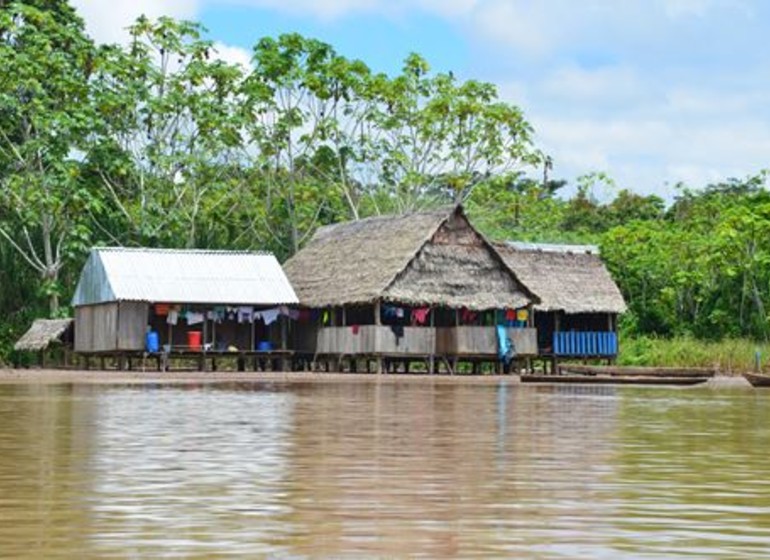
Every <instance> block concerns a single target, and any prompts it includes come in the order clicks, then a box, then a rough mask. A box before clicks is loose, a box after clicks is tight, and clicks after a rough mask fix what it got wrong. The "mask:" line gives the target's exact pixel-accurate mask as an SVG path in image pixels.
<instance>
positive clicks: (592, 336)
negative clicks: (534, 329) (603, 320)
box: [553, 331, 618, 356]
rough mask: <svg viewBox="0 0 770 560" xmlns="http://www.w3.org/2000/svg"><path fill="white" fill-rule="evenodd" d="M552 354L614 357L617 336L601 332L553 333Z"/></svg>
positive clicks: (608, 332)
mask: <svg viewBox="0 0 770 560" xmlns="http://www.w3.org/2000/svg"><path fill="white" fill-rule="evenodd" d="M553 353H554V354H555V355H557V356H616V355H617V353H618V335H617V333H614V332H610V331H602V332H593V331H590V332H579V331H567V332H555V333H553Z"/></svg>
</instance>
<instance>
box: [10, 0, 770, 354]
mask: <svg viewBox="0 0 770 560" xmlns="http://www.w3.org/2000/svg"><path fill="white" fill-rule="evenodd" d="M252 55H253V58H252V64H251V66H250V67H248V68H246V67H243V66H239V65H237V64H231V63H228V62H226V61H224V60H221V59H220V58H218V56H217V53H216V52H215V50H214V46H213V43H212V41H211V40H210V39H208V38H207V37H206V34H205V30H204V29H203V28H202V27H201V26H200V25H198V24H196V23H193V22H186V21H175V20H172V19H168V18H161V19H159V20H157V21H150V20H148V19H146V18H140V19H138V20H137V21H136V22H135V23H134V24H133V26H132V27H131V29H130V40H129V41H128V42H127V43H126V44H123V45H102V44H96V43H95V42H94V41H93V40H92V39H91V38H90V37H89V36H88V34H87V33H86V31H85V27H84V24H83V21H82V20H81V18H80V17H79V16H78V14H77V12H76V11H75V10H74V9H73V8H72V7H71V6H70V5H69V3H68V2H67V1H66V0H26V1H23V2H8V1H6V0H0V63H1V64H2V68H3V72H2V74H1V75H0V362H2V361H3V359H4V358H7V357H8V356H9V352H10V347H11V345H12V342H13V341H14V340H15V339H16V338H17V337H18V335H19V334H20V333H21V332H22V331H23V330H24V329H26V327H27V326H28V325H29V323H30V322H31V320H32V319H33V318H35V317H41V316H62V315H64V316H66V315H67V314H68V313H70V312H71V310H70V309H68V306H67V302H68V301H69V297H70V295H71V293H72V291H73V289H74V286H75V283H76V282H77V275H78V273H79V270H80V267H81V266H82V264H83V262H84V260H85V257H86V255H87V251H88V249H89V248H90V247H91V246H94V245H125V246H162V247H202V248H229V249H264V250H270V251H273V252H274V253H275V254H276V255H277V256H278V257H279V259H281V260H283V259H285V258H287V257H288V256H290V255H291V254H293V253H294V252H295V251H297V250H298V248H300V247H301V246H302V244H303V243H304V242H306V241H307V240H308V239H309V237H310V236H311V235H312V234H313V232H314V231H315V229H316V228H317V227H319V226H321V225H324V224H329V223H333V222H337V221H342V220H350V219H357V218H361V217H366V216H369V215H373V214H379V213H392V212H402V211H408V210H416V209H421V208H427V207H431V206H435V205H439V204H448V203H456V202H464V203H465V204H466V206H467V208H468V210H469V213H470V215H471V217H472V219H473V220H474V221H475V223H476V224H477V225H478V226H479V227H480V228H481V229H482V231H483V232H484V233H486V234H487V235H488V236H489V237H491V238H494V239H519V240H527V241H541V242H579V243H595V244H598V245H600V247H601V251H602V254H603V256H604V258H605V260H606V262H607V264H608V266H609V267H610V269H611V271H612V272H613V274H614V276H615V278H616V280H617V281H618V283H619V285H620V287H621V289H622V291H623V293H624V295H625V297H626V299H627V301H628V303H629V307H630V311H629V313H628V314H627V315H626V316H625V317H624V319H623V329H624V334H625V335H627V336H635V337H639V339H640V340H651V338H650V337H653V338H652V339H654V337H663V338H671V337H685V338H688V339H692V340H708V341H712V342H713V341H720V340H723V339H736V338H739V339H746V340H747V341H757V342H767V340H768V336H770V320H769V319H770V318H769V317H768V311H769V309H768V307H769V306H770V193H769V192H768V190H767V174H766V173H765V172H763V171H759V170H758V172H757V173H756V175H754V176H751V177H747V178H740V179H725V180H724V181H723V182H721V183H718V184H711V185H695V186H686V185H677V186H676V187H675V191H674V192H675V194H674V196H673V198H672V200H670V201H668V202H667V201H664V200H663V199H662V198H659V197H657V196H643V195H640V194H637V193H635V192H634V191H633V189H631V188H628V187H620V186H618V185H615V183H614V182H613V181H612V179H611V178H610V177H608V176H606V175H605V174H602V173H593V174H590V175H587V176H584V177H579V178H576V179H574V180H573V181H572V183H570V182H568V181H566V180H560V179H554V178H553V177H552V173H553V168H554V162H553V161H552V160H551V159H550V158H549V157H548V156H547V155H546V154H544V153H542V152H541V151H540V150H539V149H538V148H537V146H536V145H535V144H534V141H533V127H532V125H531V124H530V123H529V122H528V121H527V119H526V118H525V115H524V113H523V111H522V109H521V108H519V107H517V106H516V105H514V104H511V103H509V102H507V101H504V100H502V99H500V97H499V95H498V92H497V90H496V88H495V86H494V85H492V84H489V83H484V82H480V81H476V80H460V79H458V78H457V77H456V76H454V75H453V74H452V73H451V72H450V73H436V72H433V71H431V69H430V67H429V64H428V62H427V61H426V60H424V59H423V58H422V57H421V56H419V55H417V54H413V55H410V56H409V57H408V58H407V59H406V60H405V61H404V62H403V67H402V70H401V71H400V72H399V73H398V74H396V75H385V74H382V73H376V72H374V71H372V70H371V69H370V68H369V67H368V66H367V65H366V63H365V62H363V61H360V60H353V59H350V58H346V57H344V56H342V55H340V54H339V53H338V52H336V51H335V49H334V47H333V46H331V45H329V44H326V43H323V42H320V41H317V40H314V39H312V38H307V37H303V36H301V35H298V34H286V35H281V36H279V37H264V38H258V39H256V42H255V45H254V47H253V51H252ZM644 337H647V338H644ZM749 344H751V342H749Z"/></svg>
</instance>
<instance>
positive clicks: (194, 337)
mask: <svg viewBox="0 0 770 560" xmlns="http://www.w3.org/2000/svg"><path fill="white" fill-rule="evenodd" d="M202 340H203V333H202V332H201V331H188V332H187V346H189V347H190V350H200V349H201V341H202Z"/></svg>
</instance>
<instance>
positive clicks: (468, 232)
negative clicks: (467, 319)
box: [385, 206, 536, 310]
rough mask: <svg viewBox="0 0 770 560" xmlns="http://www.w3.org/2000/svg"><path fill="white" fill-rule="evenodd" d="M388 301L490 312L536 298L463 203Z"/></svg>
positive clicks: (388, 293) (393, 286)
mask: <svg viewBox="0 0 770 560" xmlns="http://www.w3.org/2000/svg"><path fill="white" fill-rule="evenodd" d="M385 299H389V300H393V301H410V302H414V303H416V304H426V305H431V304H432V305H436V304H440V305H442V306H445V307H455V308H459V307H466V308H468V309H476V310H486V309H501V308H518V307H524V306H526V305H528V304H529V303H530V302H531V301H532V300H533V299H536V296H533V295H532V294H531V293H530V292H529V290H527V288H526V287H523V286H522V285H521V283H520V282H519V281H518V280H517V278H516V276H515V275H514V274H513V272H512V271H511V270H509V269H508V267H507V266H506V265H505V264H504V262H503V261H502V259H501V258H500V256H499V255H498V254H497V252H496V251H495V250H494V248H493V247H492V246H491V245H490V244H489V243H488V242H487V241H486V240H485V239H484V237H483V236H482V235H481V234H480V233H479V232H478V231H476V230H475V229H474V227H473V226H472V225H471V223H470V222H469V221H468V218H467V217H466V216H465V214H464V212H463V211H462V208H461V207H459V206H458V207H457V209H456V210H455V211H454V212H452V214H451V215H450V216H449V217H448V218H447V219H446V220H444V221H443V222H442V223H441V225H440V226H439V227H438V229H437V230H436V232H435V233H434V234H433V236H432V237H431V239H430V240H429V241H428V242H426V243H424V244H423V246H422V247H421V248H420V250H419V251H418V253H417V254H416V255H415V256H414V257H413V258H412V259H411V260H410V262H409V264H408V265H407V267H406V268H405V269H404V270H403V271H402V272H400V273H399V274H398V275H397V276H396V278H395V279H394V280H393V282H391V284H390V285H389V286H388V288H387V290H386V291H385Z"/></svg>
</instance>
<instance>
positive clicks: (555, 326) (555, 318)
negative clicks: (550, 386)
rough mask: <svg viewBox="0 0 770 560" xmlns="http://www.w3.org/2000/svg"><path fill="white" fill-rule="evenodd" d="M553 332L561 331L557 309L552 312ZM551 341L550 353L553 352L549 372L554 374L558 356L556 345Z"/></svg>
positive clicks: (557, 365) (557, 364)
mask: <svg viewBox="0 0 770 560" xmlns="http://www.w3.org/2000/svg"><path fill="white" fill-rule="evenodd" d="M553 332H554V333H558V332H561V315H560V314H559V312H558V311H556V312H554V314H553ZM553 343H554V341H553V340H552V341H551V344H552V345H553V348H551V353H552V354H553V357H552V358H551V373H552V374H555V373H557V370H558V367H559V358H558V357H557V356H556V345H555V344H553Z"/></svg>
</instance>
